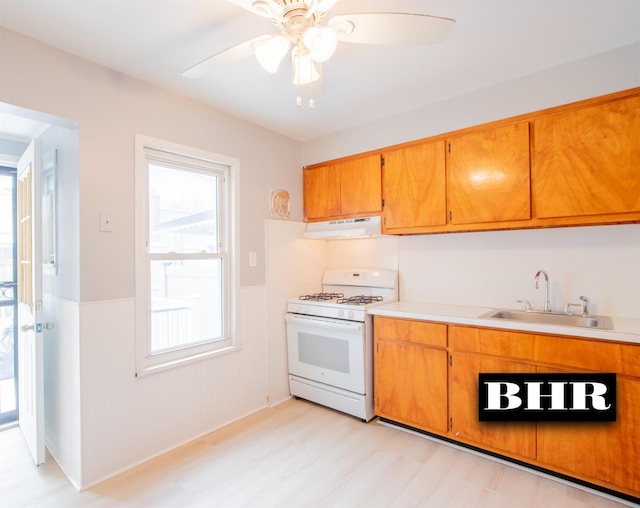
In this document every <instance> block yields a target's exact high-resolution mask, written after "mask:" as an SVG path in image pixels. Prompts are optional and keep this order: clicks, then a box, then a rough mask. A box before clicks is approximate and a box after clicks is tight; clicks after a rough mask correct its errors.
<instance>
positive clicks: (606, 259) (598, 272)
mask: <svg viewBox="0 0 640 508" xmlns="http://www.w3.org/2000/svg"><path fill="white" fill-rule="evenodd" d="M328 255H329V261H328V265H329V267H331V268H337V267H347V266H356V265H357V266H363V267H379V268H388V269H396V266H397V269H398V270H399V274H400V299H401V300H405V301H418V302H434V303H445V304H455V305H473V306H481V307H507V308H518V307H519V305H520V304H518V303H516V300H518V299H521V300H530V301H531V304H532V306H533V307H534V308H536V309H539V308H542V305H543V303H544V288H543V285H542V283H541V285H540V289H538V290H536V289H534V287H533V278H534V275H535V274H536V272H537V271H538V270H540V269H544V270H546V271H547V273H548V274H549V279H550V297H551V298H550V299H551V304H552V307H553V310H562V309H563V308H564V305H565V304H566V303H568V302H579V299H578V297H579V296H581V295H584V296H587V297H588V298H589V299H590V300H591V312H592V313H593V314H604V315H611V316H617V317H627V318H635V319H640V225H637V224H632V225H622V226H596V227H578V228H554V229H535V230H522V231H494V232H483V233H457V234H443V235H417V236H406V237H398V238H380V239H367V240H344V241H335V242H329V250H328ZM394 263H395V266H394Z"/></svg>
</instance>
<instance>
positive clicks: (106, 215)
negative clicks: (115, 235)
mask: <svg viewBox="0 0 640 508" xmlns="http://www.w3.org/2000/svg"><path fill="white" fill-rule="evenodd" d="M100 231H103V232H106V233H110V232H112V231H113V221H112V219H111V212H100Z"/></svg>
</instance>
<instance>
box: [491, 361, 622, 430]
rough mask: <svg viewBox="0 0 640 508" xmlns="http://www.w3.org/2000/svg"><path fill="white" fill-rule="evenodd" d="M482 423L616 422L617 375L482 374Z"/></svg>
mask: <svg viewBox="0 0 640 508" xmlns="http://www.w3.org/2000/svg"><path fill="white" fill-rule="evenodd" d="M478 376H479V380H478V418H479V420H480V421H481V422H615V421H616V375H615V374H609V373H607V374H601V373H600V374H585V373H583V372H582V373H570V374H569V373H566V374H565V373H562V374H560V373H553V374H522V373H506V374H495V373H491V374H479V375H478Z"/></svg>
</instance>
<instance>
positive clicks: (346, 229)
mask: <svg viewBox="0 0 640 508" xmlns="http://www.w3.org/2000/svg"><path fill="white" fill-rule="evenodd" d="M381 234H382V231H381V229H380V217H379V216H375V217H359V218H357V219H336V220H331V221H323V222H309V223H308V224H307V231H306V232H305V234H304V237H305V238H318V239H321V240H342V239H346V238H366V237H371V236H380V235H381Z"/></svg>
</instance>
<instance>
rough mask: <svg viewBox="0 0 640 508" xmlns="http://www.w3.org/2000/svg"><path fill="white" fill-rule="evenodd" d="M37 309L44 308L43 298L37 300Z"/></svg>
mask: <svg viewBox="0 0 640 508" xmlns="http://www.w3.org/2000/svg"><path fill="white" fill-rule="evenodd" d="M36 310H42V300H36Z"/></svg>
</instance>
